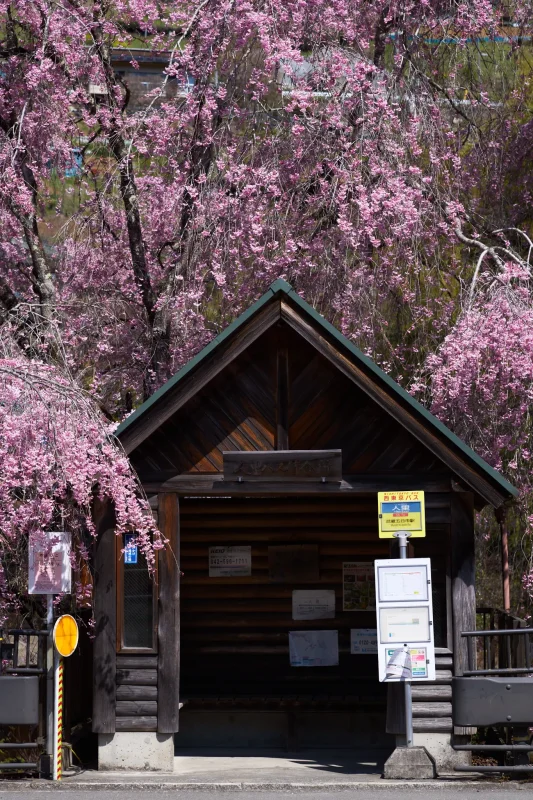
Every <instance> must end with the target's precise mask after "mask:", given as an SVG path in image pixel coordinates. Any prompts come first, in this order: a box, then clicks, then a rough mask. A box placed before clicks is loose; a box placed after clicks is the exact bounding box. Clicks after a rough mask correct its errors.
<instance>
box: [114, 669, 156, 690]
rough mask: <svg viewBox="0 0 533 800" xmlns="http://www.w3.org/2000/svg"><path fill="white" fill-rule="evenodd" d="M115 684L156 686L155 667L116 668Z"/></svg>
mask: <svg viewBox="0 0 533 800" xmlns="http://www.w3.org/2000/svg"><path fill="white" fill-rule="evenodd" d="M116 681H117V686H127V685H129V686H157V670H156V669H117V674H116Z"/></svg>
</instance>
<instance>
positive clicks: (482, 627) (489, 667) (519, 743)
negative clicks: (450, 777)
mask: <svg viewBox="0 0 533 800" xmlns="http://www.w3.org/2000/svg"><path fill="white" fill-rule="evenodd" d="M477 615H478V616H477V624H478V626H479V627H478V629H477V630H475V631H462V632H461V636H462V637H464V638H465V639H466V642H467V652H468V669H467V670H464V672H463V677H462V678H454V680H453V684H452V685H453V706H454V717H455V718H454V722H455V723H457V721H458V724H459V725H467V726H474V727H482V726H483V728H484V730H483V734H484V738H485V742H484V743H477V742H476V743H473V744H454V745H453V747H454V749H455V750H457V751H469V752H471V753H473V754H477V755H478V756H481V757H484V759H485V761H487V760H491V761H496V762H497V763H496V764H494V763H493V764H488V763H478V764H475V765H472V766H466V765H465V766H458V767H456V768H455V769H456V771H458V772H481V773H495V772H509V773H531V772H532V771H533V765H531V764H530V762H529V753H531V752H533V746H532V745H531V735H530V726H533V705H532V703H530V701H529V698H530V697H531V696H532V695H533V667H532V663H531V662H532V659H531V654H532V637H533V628H531V627H528V625H527V623H526V622H525V620H522V619H520V618H519V617H516V616H514V615H512V614H509V613H508V612H505V611H501V610H500V609H495V608H478V609H477ZM528 679H531V684H530V685H529V680H528ZM520 698H523V702H521V700H520ZM517 706H518V713H517ZM489 707H491V708H497V709H499V710H498V711H497V712H496V714H497V715H499V718H498V719H497V720H495V721H494V723H491V724H490V725H489V726H487V727H485V725H486V724H487V723H486V721H484V720H485V717H486V714H485V713H484V709H488V708H489ZM465 708H466V709H467V710H466V712H465ZM490 713H491V712H489V716H490ZM465 715H466V719H465ZM530 717H531V718H530ZM458 718H459V720H458Z"/></svg>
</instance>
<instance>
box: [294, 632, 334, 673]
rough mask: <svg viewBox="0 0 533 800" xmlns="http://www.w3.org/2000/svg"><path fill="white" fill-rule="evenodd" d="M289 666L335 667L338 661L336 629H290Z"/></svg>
mask: <svg viewBox="0 0 533 800" xmlns="http://www.w3.org/2000/svg"><path fill="white" fill-rule="evenodd" d="M289 655H290V659H291V667H336V666H337V665H338V663H339V632H338V631H290V632H289Z"/></svg>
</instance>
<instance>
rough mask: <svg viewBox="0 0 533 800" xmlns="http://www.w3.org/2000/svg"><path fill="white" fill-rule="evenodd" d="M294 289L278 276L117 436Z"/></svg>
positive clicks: (117, 433) (121, 427)
mask: <svg viewBox="0 0 533 800" xmlns="http://www.w3.org/2000/svg"><path fill="white" fill-rule="evenodd" d="M293 291H294V290H293V288H292V286H291V285H290V283H287V281H284V280H282V279H281V278H278V280H277V281H274V283H272V284H271V285H270V286H269V288H268V289H267V291H266V292H265V293H264V294H263V295H261V297H260V298H259V300H256V301H255V303H253V304H252V305H251V306H250V307H249V308H247V309H246V311H243V313H242V314H240V315H239V316H238V317H237V319H234V320H233V322H231V323H230V324H229V325H228V326H227V328H224V330H223V331H221V332H220V333H219V334H217V335H216V336H215V338H214V339H213V340H212V341H211V342H209V344H207V345H206V346H205V347H204V348H202V350H200V352H199V353H197V354H196V355H195V356H193V358H191V360H190V361H187V363H186V364H184V366H183V367H181V369H179V370H178V371H177V372H176V373H175V374H174V375H173V376H172V378H170V379H169V380H168V381H167V382H166V383H164V384H163V386H160V387H159V389H157V391H155V392H154V393H153V395H152V396H151V397H149V398H148V400H145V401H144V403H142V404H141V405H140V406H139V407H138V408H136V409H135V411H134V412H133V413H132V414H130V415H129V417H126V419H125V420H124V421H123V422H121V423H120V425H119V426H118V428H117V429H116V431H115V436H117V437H118V438H120V437H121V435H122V434H123V433H124V431H126V430H127V429H128V428H129V427H130V426H131V425H132V424H133V423H134V422H136V421H137V420H138V419H139V417H141V416H142V415H143V414H145V413H146V412H147V411H148V410H149V409H150V408H151V407H152V406H153V405H155V404H156V403H157V401H158V400H160V399H161V398H162V397H164V396H165V395H166V394H167V392H169V391H170V390H171V389H173V388H174V387H175V386H176V385H177V384H178V383H179V382H180V381H182V380H183V378H185V377H186V376H187V375H188V374H189V372H191V371H192V370H193V369H195V368H196V367H197V366H198V364H200V363H201V362H202V361H203V360H204V359H205V358H207V356H208V355H210V354H211V353H212V352H213V350H215V349H216V347H218V345H219V344H220V343H221V342H223V341H225V339H227V338H228V336H231V334H232V333H233V332H234V331H236V330H237V329H238V328H240V327H241V325H243V324H244V323H245V322H246V321H247V320H248V319H250V317H251V316H253V315H254V314H255V313H256V312H257V311H259V310H260V309H261V308H262V307H263V306H264V305H265V304H266V303H268V302H269V300H271V299H272V298H273V297H274V296H275V295H276V294H278V293H279V292H285V294H290V292H293Z"/></svg>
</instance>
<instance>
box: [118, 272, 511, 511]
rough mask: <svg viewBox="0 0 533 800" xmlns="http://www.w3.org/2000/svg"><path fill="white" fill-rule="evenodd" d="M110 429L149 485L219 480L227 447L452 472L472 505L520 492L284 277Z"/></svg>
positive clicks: (379, 468) (382, 470)
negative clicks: (333, 452)
mask: <svg viewBox="0 0 533 800" xmlns="http://www.w3.org/2000/svg"><path fill="white" fill-rule="evenodd" d="M118 436H119V437H120V439H121V440H122V442H123V444H124V447H125V449H126V451H127V452H128V453H129V455H130V457H131V459H132V462H133V465H134V466H135V468H136V469H137V472H138V474H139V476H140V477H141V480H142V481H143V482H144V483H145V484H146V485H147V488H148V486H149V487H150V490H153V491H158V489H157V488H156V487H161V484H162V482H164V481H166V480H168V479H172V478H175V477H176V476H178V475H189V476H193V475H197V476H198V475H200V474H203V475H221V473H222V471H223V468H222V459H223V452H224V451H228V450H229V451H267V450H289V449H290V450H326V449H335V448H339V449H341V450H342V453H343V474H344V475H356V476H357V475H361V474H363V473H364V474H366V475H377V474H379V475H380V476H382V477H385V478H386V477H387V476H390V477H391V479H393V478H394V476H399V475H404V476H405V477H406V479H407V478H408V477H409V476H416V475H417V474H420V473H424V474H428V473H431V474H432V475H433V474H439V475H440V476H441V477H443V478H444V479H445V480H447V481H449V480H450V478H452V477H453V478H454V479H455V480H456V481H458V482H459V483H460V484H462V485H463V486H464V487H465V488H467V489H470V490H472V491H473V492H474V494H475V497H476V505H477V507H482V506H483V505H485V504H486V503H487V502H488V503H491V504H492V505H493V506H495V507H498V506H499V505H501V504H502V503H503V502H505V501H506V500H508V499H510V498H511V497H512V496H514V495H516V490H515V489H514V488H513V487H512V486H511V485H510V484H509V483H507V481H506V480H505V479H504V478H503V477H502V476H501V475H499V474H498V473H497V472H495V471H494V470H493V469H492V468H491V467H490V466H489V465H488V464H486V463H485V462H484V461H483V460H482V459H480V458H479V457H478V456H477V455H476V454H475V453H474V452H473V451H472V450H470V449H469V448H468V447H467V446H466V445H465V444H464V443H463V442H461V441H460V440H459V439H458V438H457V437H455V436H454V435H453V434H452V433H451V431H449V430H448V429H447V428H446V427H445V426H444V425H442V423H440V422H439V421H438V420H437V419H435V417H433V416H432V415H431V414H429V413H428V412H427V410H426V409H424V408H423V407H422V406H421V405H420V404H419V403H417V402H416V401H415V400H413V398H412V397H410V396H409V395H408V394H407V393H406V392H404V391H403V389H401V387H399V386H398V384H396V383H395V382H394V381H393V380H391V379H390V378H389V377H388V376H387V375H386V374H385V373H383V372H382V371H381V370H379V368H378V367H377V366H376V365H375V364H373V362H371V361H370V360H369V359H368V358H366V357H365V356H364V355H363V354H362V353H361V352H360V351H358V350H357V348H355V347H354V346H353V345H352V344H351V343H350V342H348V341H347V340H346V339H345V338H344V337H342V336H341V334H339V332H338V331H336V330H335V329H334V328H333V327H332V326H331V325H329V323H327V322H326V321H325V320H324V319H323V318H322V317H320V316H319V315H318V314H317V313H316V312H315V311H314V310H313V309H312V308H311V307H310V306H309V305H308V304H307V303H305V302H304V301H303V300H302V299H301V298H300V297H299V296H298V295H297V294H296V293H295V292H294V290H292V288H291V287H290V286H289V285H288V284H286V283H284V282H283V281H277V282H276V283H275V284H273V285H272V287H271V288H270V290H269V291H268V292H267V293H266V294H265V295H264V296H263V297H262V298H261V299H260V300H259V301H258V302H257V303H255V304H254V305H253V306H252V307H251V308H250V309H248V311H247V312H245V313H244V314H243V315H242V316H241V317H240V318H239V319H238V320H236V321H235V322H234V323H233V324H232V325H230V326H229V328H228V329H226V331H224V332H223V333H222V334H220V336H218V337H217V338H216V339H215V340H214V341H213V342H212V343H211V344H210V345H208V346H207V347H206V348H205V349H204V350H203V351H202V352H201V353H200V354H199V355H198V356H197V357H196V358H195V359H193V360H192V361H191V362H190V363H189V364H188V365H186V367H184V368H183V369H182V370H181V371H180V372H179V373H177V375H176V376H174V378H172V379H171V380H170V381H169V382H168V383H167V384H166V385H165V386H164V387H162V388H161V389H160V390H159V391H158V392H156V394H155V395H154V396H153V397H152V398H150V399H149V400H148V401H147V402H146V403H144V404H143V406H141V407H140V408H139V409H137V411H136V412H135V413H134V414H133V415H131V417H130V418H128V419H127V420H126V421H125V422H124V423H123V424H122V425H121V426H120V428H119V430H118ZM167 488H168V489H169V490H172V487H170V486H169V487H167ZM219 488H220V489H222V487H219Z"/></svg>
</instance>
